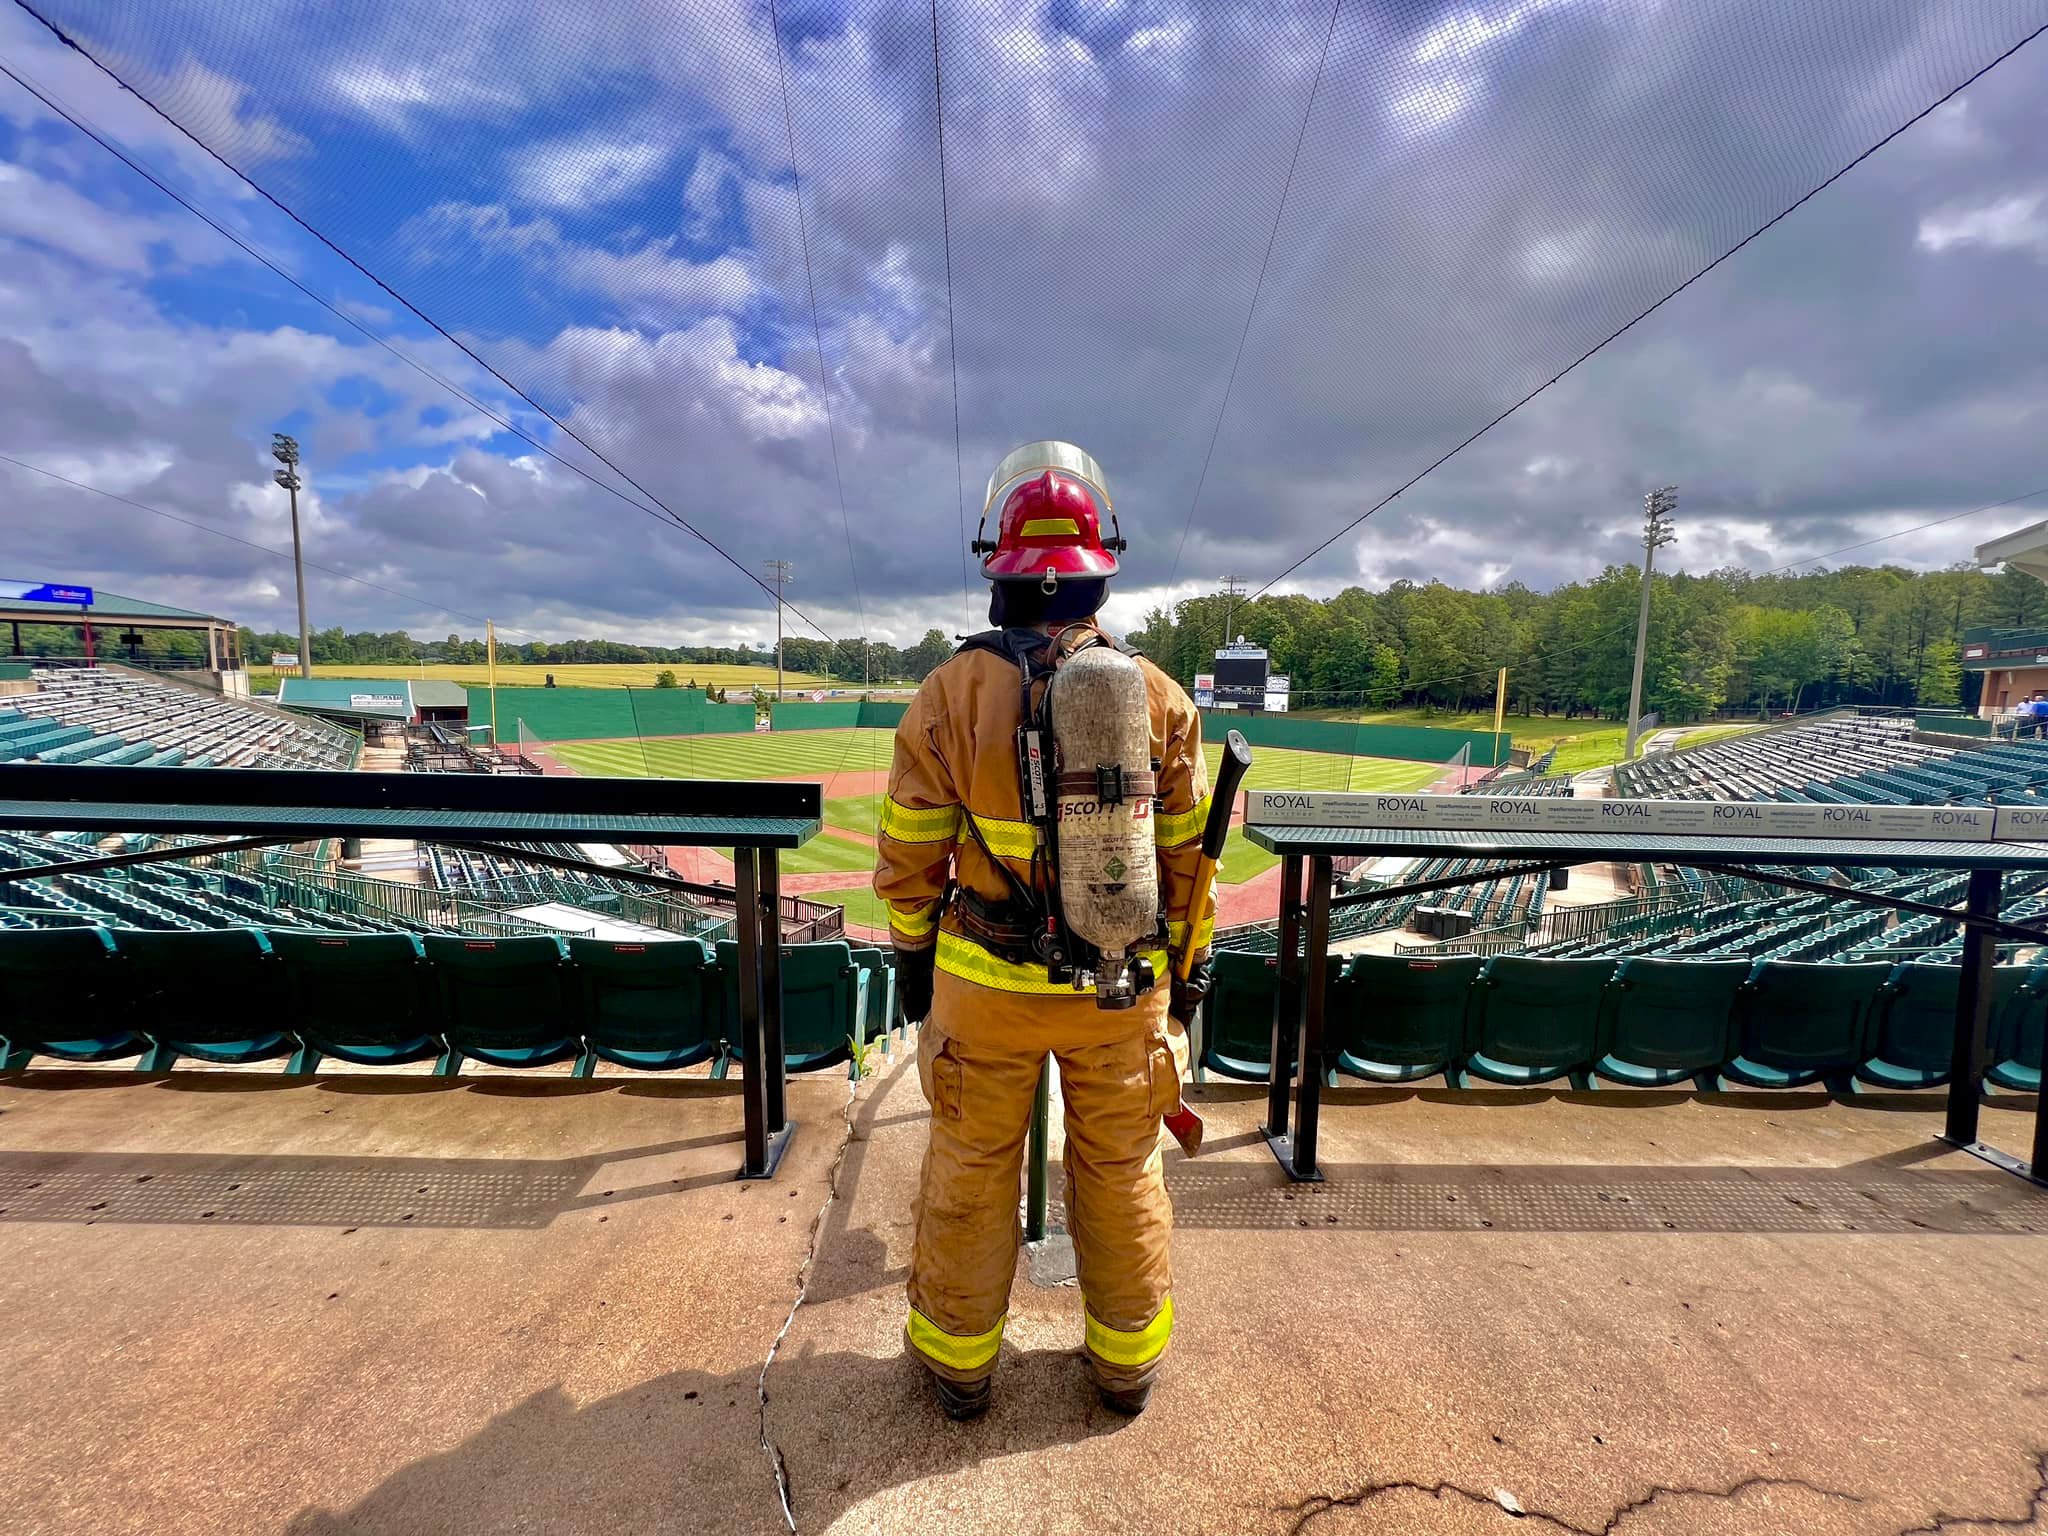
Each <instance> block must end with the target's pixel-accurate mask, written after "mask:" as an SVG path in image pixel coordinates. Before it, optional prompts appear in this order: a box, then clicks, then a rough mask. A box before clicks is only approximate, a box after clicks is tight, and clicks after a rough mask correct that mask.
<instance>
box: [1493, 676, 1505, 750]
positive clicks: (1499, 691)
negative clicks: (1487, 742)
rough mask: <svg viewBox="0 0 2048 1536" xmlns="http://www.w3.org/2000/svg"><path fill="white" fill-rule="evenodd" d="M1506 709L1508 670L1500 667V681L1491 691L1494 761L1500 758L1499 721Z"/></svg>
mask: <svg viewBox="0 0 2048 1536" xmlns="http://www.w3.org/2000/svg"><path fill="white" fill-rule="evenodd" d="M1507 709H1508V669H1507V668H1506V667H1502V668H1501V669H1500V681H1499V682H1497V683H1496V684H1494V689H1493V755H1494V758H1495V760H1496V761H1498V760H1499V758H1500V727H1501V719H1502V717H1503V716H1505V715H1506V714H1507Z"/></svg>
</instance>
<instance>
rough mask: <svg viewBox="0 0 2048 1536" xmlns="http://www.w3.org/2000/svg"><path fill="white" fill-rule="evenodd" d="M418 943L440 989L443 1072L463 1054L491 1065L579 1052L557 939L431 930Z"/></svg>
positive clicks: (545, 1060) (535, 1063) (536, 1063)
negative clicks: (444, 1054)
mask: <svg viewBox="0 0 2048 1536" xmlns="http://www.w3.org/2000/svg"><path fill="white" fill-rule="evenodd" d="M420 943H421V945H422V947H423V948H424V949H425V951H426V956H427V960H428V962H429V963H430V964H431V965H432V966H433V968H434V977H435V982H436V985H437V987H438V990H439V994H440V999H441V1022H442V1029H443V1032H444V1034H445V1037H446V1039H447V1042H448V1065H447V1068H446V1073H447V1075H449V1076H453V1075H454V1074H455V1072H456V1071H457V1070H458V1069H459V1068H460V1066H461V1064H462V1058H463V1057H465V1056H467V1057H469V1058H471V1059H472V1060H475V1061H481V1062H483V1063H485V1064H486V1065H488V1066H493V1067H545V1066H551V1065H553V1064H554V1063H555V1062H558V1061H567V1060H569V1059H570V1058H571V1057H575V1056H580V1055H582V1054H583V1042H582V1039H581V1037H580V1036H579V1035H578V1034H577V1032H576V1022H575V1014H574V1010H573V1008H572V1007H571V1004H570V1000H569V974H568V971H567V969H566V968H565V967H564V965H563V956H562V945H561V942H560V941H559V940H558V939H556V938H554V937H553V936H552V935H547V934H539V935H535V936H533V937H531V938H514V939H478V938H469V937H466V936H463V935H459V934H429V935H427V936H426V937H425V938H423V939H422V940H421V941H420ZM584 1070H587V1069H584Z"/></svg>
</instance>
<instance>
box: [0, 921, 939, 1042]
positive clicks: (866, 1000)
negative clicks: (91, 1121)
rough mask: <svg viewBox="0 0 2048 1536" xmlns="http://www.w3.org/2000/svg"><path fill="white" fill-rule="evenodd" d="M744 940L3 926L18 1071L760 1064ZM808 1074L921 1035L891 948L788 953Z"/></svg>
mask: <svg viewBox="0 0 2048 1536" xmlns="http://www.w3.org/2000/svg"><path fill="white" fill-rule="evenodd" d="M738 971H739V959H738V946H737V945H736V944H735V943H733V942H731V941H729V940H728V941H726V942H723V943H720V944H719V945H717V947H716V949H715V951H713V950H709V949H707V948H706V947H705V946H704V945H703V944H701V943H699V942H698V941H697V940H695V939H671V940H657V941H653V942H649V943H623V942H618V941H615V940H609V939H594V938H572V939H569V940H568V941H567V942H566V944H565V943H564V941H563V940H561V939H558V938H555V937H553V936H551V935H540V936H534V937H520V938H506V939H483V938H474V937H467V936H461V935H428V936H425V937H422V936H419V935H415V934H409V933H360V932H326V931H316V930H293V929H258V928H225V929H214V930H210V931H206V932H177V931H170V932H165V931H150V930H133V929H107V928H98V927H79V928H48V929H35V930H27V931H20V930H0V1064H4V1066H5V1067H7V1068H17V1067H22V1066H26V1065H27V1064H28V1062H29V1061H30V1060H31V1059H32V1058H34V1057H38V1056H41V1057H49V1058H54V1059H56V1060H59V1061H74V1062H77V1061H119V1060H125V1059H128V1058H131V1057H132V1058H136V1059H137V1060H138V1063H139V1065H140V1067H141V1069H142V1070H144V1071H162V1070H165V1069H168V1068H169V1067H170V1066H171V1065H172V1063H173V1062H174V1061H175V1060H176V1059H177V1058H178V1057H180V1056H189V1057H192V1058H195V1059H197V1060H201V1061H211V1062H226V1063H245V1062H256V1061H266V1060H273V1059H277V1058H288V1059H289V1065H288V1067H287V1070H288V1071H290V1072H293V1073H308V1072H312V1071H315V1070H316V1069H317V1068H318V1066H319V1064H320V1061H321V1059H322V1058H323V1057H332V1058H333V1059H335V1060H337V1061H343V1062H348V1063H351V1064H354V1065H357V1066H373V1067H374V1066H392V1065H397V1064H401V1063H407V1062H420V1061H433V1062H434V1063H435V1071H436V1072H437V1073H438V1074H439V1075H441V1076H444V1077H452V1076H454V1075H456V1073H457V1072H458V1071H459V1070H460V1067H461V1064H462V1062H463V1061H464V1060H472V1061H477V1062H482V1063H485V1064H487V1065H490V1066H496V1067H543V1066H549V1065H552V1064H554V1063H557V1062H563V1061H573V1062H574V1063H575V1067H574V1074H575V1075H576V1076H578V1077H587V1076H589V1075H590V1073H591V1072H592V1071H593V1070H594V1069H595V1067H596V1064H597V1063H598V1062H599V1061H601V1060H602V1061H609V1062H614V1063H616V1064H618V1065H619V1066H623V1067H631V1068H634V1069H636V1070H638V1071H644V1072H666V1071H674V1070H676V1069H679V1068H682V1067H688V1066H694V1065H697V1064H699V1063H702V1062H707V1061H708V1062H711V1063H712V1075H713V1076H714V1077H723V1076H724V1075H725V1073H726V1069H727V1067H728V1066H729V1064H730V1063H731V1062H733V1061H739V1060H743V1059H744V1057H743V1053H742V1050H741V1042H740V1029H739V986H738ZM782 987H783V1034H784V1050H785V1054H786V1059H787V1062H788V1067H789V1070H790V1071H792V1072H814V1071H819V1070H822V1069H825V1068H828V1067H833V1066H837V1065H839V1064H841V1063H852V1064H853V1066H854V1067H855V1069H856V1070H857V1069H858V1065H859V1059H860V1056H861V1055H862V1054H863V1053H864V1052H865V1049H866V1047H867V1044H868V1042H869V1041H871V1040H872V1041H879V1042H880V1043H881V1046H882V1048H883V1050H884V1051H887V1050H888V1049H889V1033H890V1031H891V1030H892V1029H894V1030H896V1031H898V1032H899V1033H900V1032H901V1031H902V1029H903V1019H902V1015H901V1012H900V1010H899V1009H898V1007H897V1002H896V984H895V973H894V971H893V970H892V969H891V956H890V955H889V954H888V953H886V952H885V951H883V950H880V949H854V948H851V947H850V946H848V945H846V944H843V943H829V944H795V945H787V946H785V947H784V948H783V951H782Z"/></svg>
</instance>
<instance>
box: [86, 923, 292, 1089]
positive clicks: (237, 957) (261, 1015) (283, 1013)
mask: <svg viewBox="0 0 2048 1536" xmlns="http://www.w3.org/2000/svg"><path fill="white" fill-rule="evenodd" d="M113 939H114V949H115V951H116V952H117V954H118V956H119V962H120V965H121V966H122V968H123V969H124V970H125V971H126V973H127V979H128V984H129V990H130V996H131V998H132V1002H131V1005H130V1006H131V1007H132V1008H133V1010H134V1012H133V1015H132V1017H133V1019H134V1023H135V1027H136V1028H137V1029H138V1030H140V1031H141V1032H142V1033H143V1034H145V1035H147V1036H148V1037H149V1039H150V1041H151V1045H152V1048H151V1050H150V1052H149V1054H148V1055H146V1056H145V1057H144V1058H143V1060H142V1069H143V1070H144V1071H146V1072H149V1071H157V1070H160V1069H163V1068H167V1067H169V1066H170V1065H171V1063H172V1062H173V1061H174V1060H175V1059H176V1058H177V1057H179V1056H193V1057H196V1058H198V1059H199V1060H201V1061H218V1062H230V1063H240V1062H250V1061H267V1060H269V1059H270V1058H272V1057H275V1056H286V1055H290V1054H291V1053H292V1052H294V1051H296V1050H297V1049H298V1048H299V1043H298V1041H297V1040H296V1039H295V1038H294V1037H293V1034H292V1032H291V1030H290V1029H289V1028H287V1027H286V1022H287V1021H288V1020H289V1019H290V1018H291V1012H290V1004H289V1002H288V1000H287V999H286V996H285V992H284V984H283V977H282V975H281V974H280V971H279V967H278V964H277V957H276V956H274V955H273V954H271V952H270V943H269V941H268V940H267V939H265V938H264V936H263V935H262V933H260V932H259V931H257V930H256V929H254V928H211V929H206V928H201V929H155V928H149V929H144V928H117V929H115V930H113Z"/></svg>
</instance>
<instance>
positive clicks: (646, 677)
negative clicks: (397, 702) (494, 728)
mask: <svg viewBox="0 0 2048 1536" xmlns="http://www.w3.org/2000/svg"><path fill="white" fill-rule="evenodd" d="M659 672H673V673H675V675H676V681H677V682H679V683H681V684H682V685H683V686H684V687H688V686H689V685H690V684H691V683H692V682H694V683H696V684H697V685H698V686H699V687H701V688H737V689H739V690H740V691H741V692H742V693H746V692H750V691H751V690H753V689H755V688H766V689H767V690H768V691H769V692H770V693H773V692H774V691H775V669H774V668H773V667H724V666H694V665H692V664H691V663H689V662H687V661H679V662H675V663H672V664H671V663H669V662H661V661H653V662H617V663H608V664H604V665H595V664H593V665H588V666H570V665H558V664H556V663H554V662H543V661H533V662H527V661H501V662H499V663H498V686H499V687H500V688H540V687H544V686H546V684H547V680H548V678H549V677H553V678H554V680H555V686H556V687H557V688H652V687H653V686H654V678H655V674H656V673H659ZM313 675H314V676H315V677H363V678H376V679H380V680H381V679H391V680H396V679H398V678H410V679H412V680H413V681H415V682H418V681H420V680H421V679H425V680H426V681H428V682H440V683H461V684H462V685H463V686H464V687H466V688H483V687H486V686H488V685H489V683H490V680H491V674H490V669H489V668H487V667H485V666H484V665H483V664H482V663H481V662H479V663H477V664H476V665H474V666H472V665H470V664H469V663H467V662H463V663H455V662H434V661H430V662H427V663H426V664H425V665H424V666H409V667H408V666H401V665H398V664H395V663H384V664H379V663H376V662H362V663H357V662H352V661H336V662H321V663H318V664H317V665H316V666H315V667H314V669H313ZM276 677H277V673H276V672H275V671H274V670H273V669H271V668H269V667H251V668H250V669H249V678H250V681H251V682H252V683H254V684H257V685H259V686H264V685H268V686H275V679H276ZM782 683H783V686H784V687H785V688H799V687H801V688H805V689H809V688H845V689H847V690H848V694H847V696H848V697H849V698H852V697H857V696H858V693H857V690H855V689H854V688H853V687H852V685H850V684H847V683H844V682H842V681H840V680H839V679H838V678H832V677H819V676H815V675H813V674H812V673H809V672H785V673H783V674H782ZM733 702H734V703H738V702H739V700H737V699H735V700H734V701H733Z"/></svg>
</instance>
